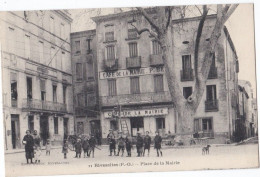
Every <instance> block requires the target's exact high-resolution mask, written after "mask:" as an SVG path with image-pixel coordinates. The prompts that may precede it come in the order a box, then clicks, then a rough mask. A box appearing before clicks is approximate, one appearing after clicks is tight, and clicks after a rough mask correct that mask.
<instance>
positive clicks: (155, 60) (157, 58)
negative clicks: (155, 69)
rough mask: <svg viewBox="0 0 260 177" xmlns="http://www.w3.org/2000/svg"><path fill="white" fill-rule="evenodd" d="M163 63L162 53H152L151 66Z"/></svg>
mask: <svg viewBox="0 0 260 177" xmlns="http://www.w3.org/2000/svg"><path fill="white" fill-rule="evenodd" d="M162 65H163V59H162V55H161V54H158V55H154V54H152V55H150V66H162Z"/></svg>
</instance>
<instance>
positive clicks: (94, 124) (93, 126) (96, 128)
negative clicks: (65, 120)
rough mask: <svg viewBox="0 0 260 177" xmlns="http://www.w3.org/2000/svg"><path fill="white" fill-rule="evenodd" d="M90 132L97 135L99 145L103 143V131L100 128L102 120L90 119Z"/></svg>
mask: <svg viewBox="0 0 260 177" xmlns="http://www.w3.org/2000/svg"><path fill="white" fill-rule="evenodd" d="M90 132H91V134H92V135H94V136H95V137H96V140H97V143H98V145H101V137H102V133H101V128H100V120H92V121H90Z"/></svg>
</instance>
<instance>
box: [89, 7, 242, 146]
mask: <svg viewBox="0 0 260 177" xmlns="http://www.w3.org/2000/svg"><path fill="white" fill-rule="evenodd" d="M132 14H133V13H131V12H122V13H119V14H112V15H106V16H99V17H94V18H93V20H94V21H95V22H96V36H97V60H98V72H99V78H98V79H99V98H100V108H101V113H100V119H101V126H102V132H103V133H102V137H103V138H106V134H107V133H108V130H109V129H114V130H116V129H121V130H122V131H127V132H129V134H130V135H131V136H136V132H137V131H139V132H141V133H142V134H144V133H145V132H146V131H149V132H150V135H151V136H154V135H155V131H159V132H161V134H162V135H163V136H164V135H166V134H168V133H172V134H178V133H179V131H178V130H179V126H180V123H179V121H180V120H179V119H180V118H179V117H178V114H177V112H176V111H175V109H174V107H173V105H172V103H171V97H170V94H169V88H168V84H167V79H166V76H165V74H164V66H163V61H162V55H161V51H160V47H159V45H158V43H157V42H156V41H155V40H154V39H153V38H152V37H151V36H150V35H149V33H143V34H141V35H140V36H139V35H138V34H137V33H136V32H135V31H134V29H133V27H132V25H130V23H129V22H132V23H133V24H134V25H135V26H136V27H137V28H138V29H142V28H144V27H147V28H149V29H151V27H150V25H149V23H148V22H147V21H146V20H145V19H144V17H142V16H141V15H138V14H137V13H135V16H134V17H133V15H132ZM155 16H156V15H155ZM133 18H134V21H133ZM155 18H156V17H155ZM215 21H216V15H209V16H208V17H207V19H206V22H205V26H204V28H203V34H202V38H201V44H200V45H201V48H200V53H199V57H202V55H203V50H205V49H206V47H207V42H208V38H209V37H210V34H211V33H210V31H212V29H213V27H214V24H215V23H214V22H215ZM198 23H199V18H198V17H194V18H186V19H175V20H173V28H174V35H173V39H172V40H173V41H174V48H173V51H174V58H175V61H176V74H177V75H178V76H179V83H180V86H181V88H182V92H183V95H184V97H185V98H187V97H188V96H189V95H190V94H191V93H192V91H193V88H192V87H193V86H194V71H193V62H194V43H195V39H194V38H195V37H194V36H195V35H194V34H196V33H195V32H196V29H197V26H198ZM151 30H152V29H151ZM238 71H239V70H238V58H237V55H236V50H235V47H234V44H233V42H232V40H231V37H230V35H229V33H228V30H227V28H224V29H223V31H222V35H221V37H220V39H219V41H218V46H217V48H216V52H215V58H214V61H213V64H212V66H211V69H210V73H209V76H208V81H207V86H206V87H207V88H206V89H205V92H204V95H203V98H202V101H201V103H200V105H199V107H198V110H197V113H196V115H195V116H194V119H193V120H191V121H194V133H199V134H200V135H199V136H201V137H211V138H212V139H211V140H210V141H212V142H215V143H223V142H225V141H226V139H229V138H231V137H232V135H233V129H234V128H235V125H234V124H235V119H236V96H237V75H238V74H237V73H238ZM116 117H120V118H121V124H118V123H117V118H116ZM120 126H121V127H120Z"/></svg>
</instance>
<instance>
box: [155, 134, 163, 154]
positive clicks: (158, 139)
mask: <svg viewBox="0 0 260 177" xmlns="http://www.w3.org/2000/svg"><path fill="white" fill-rule="evenodd" d="M155 133H156V135H155V137H154V149H156V151H157V156H158V157H159V155H161V156H162V150H161V148H162V137H161V136H160V135H159V132H155ZM159 152H160V154H159Z"/></svg>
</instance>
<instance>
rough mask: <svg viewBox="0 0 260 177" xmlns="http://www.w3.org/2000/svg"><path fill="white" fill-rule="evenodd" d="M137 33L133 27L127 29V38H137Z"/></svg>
mask: <svg viewBox="0 0 260 177" xmlns="http://www.w3.org/2000/svg"><path fill="white" fill-rule="evenodd" d="M137 38H138V33H137V32H136V30H135V29H128V39H137Z"/></svg>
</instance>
